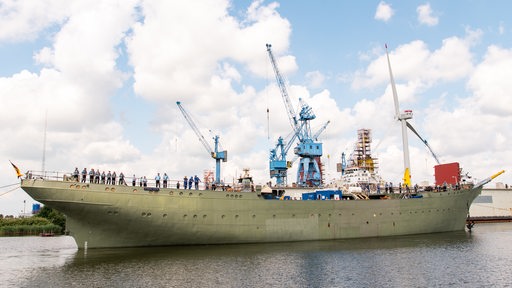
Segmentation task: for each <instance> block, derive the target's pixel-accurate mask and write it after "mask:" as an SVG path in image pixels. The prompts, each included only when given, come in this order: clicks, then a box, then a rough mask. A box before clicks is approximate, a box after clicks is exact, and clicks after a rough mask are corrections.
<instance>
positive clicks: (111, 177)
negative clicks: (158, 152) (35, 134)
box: [73, 167, 201, 190]
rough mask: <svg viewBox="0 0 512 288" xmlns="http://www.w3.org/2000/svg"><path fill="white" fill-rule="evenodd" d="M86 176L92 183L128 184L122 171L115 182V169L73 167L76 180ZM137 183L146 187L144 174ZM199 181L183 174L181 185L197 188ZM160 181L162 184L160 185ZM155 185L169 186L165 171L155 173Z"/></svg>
mask: <svg viewBox="0 0 512 288" xmlns="http://www.w3.org/2000/svg"><path fill="white" fill-rule="evenodd" d="M87 176H89V183H94V184H106V185H116V183H118V184H119V185H128V184H127V183H126V181H125V176H124V174H123V172H121V173H119V182H117V177H118V176H117V174H116V172H115V171H113V172H111V171H108V173H105V171H103V172H102V173H100V169H96V170H94V169H91V170H90V171H89V172H88V171H87V168H84V169H83V170H82V172H81V173H80V171H79V170H78V167H76V168H75V171H74V172H73V178H74V179H75V181H77V182H82V183H86V182H87ZM138 182H139V183H138V184H139V186H140V187H147V186H148V179H147V178H146V176H142V177H140V178H139V179H138ZM199 182H201V179H199V177H197V175H195V176H190V178H187V176H185V177H184V178H183V187H184V189H187V188H188V189H192V185H194V188H195V189H196V190H198V189H199ZM160 183H161V184H162V186H160ZM132 186H137V177H135V174H134V175H133V177H132ZM155 187H156V188H160V187H162V188H168V187H169V188H170V180H169V176H168V175H167V173H164V175H163V176H160V173H157V174H156V176H155ZM176 189H180V181H177V182H176Z"/></svg>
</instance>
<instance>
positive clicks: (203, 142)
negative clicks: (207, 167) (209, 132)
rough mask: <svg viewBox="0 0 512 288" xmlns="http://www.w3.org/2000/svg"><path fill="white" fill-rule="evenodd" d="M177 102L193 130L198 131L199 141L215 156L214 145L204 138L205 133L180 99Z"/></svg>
mask: <svg viewBox="0 0 512 288" xmlns="http://www.w3.org/2000/svg"><path fill="white" fill-rule="evenodd" d="M176 104H177V105H178V108H180V110H181V113H182V114H183V117H185V120H187V122H188V125H190V127H191V128H192V130H194V132H195V133H196V135H197V137H198V138H199V142H201V144H203V146H204V148H205V149H206V151H208V153H210V155H211V156H212V157H213V158H215V153H214V152H213V150H212V147H211V146H210V145H209V144H208V142H206V139H204V136H203V134H201V132H200V131H199V129H198V128H197V126H196V124H195V123H194V121H192V117H190V115H189V114H188V112H187V111H186V110H185V109H184V108H183V106H181V102H180V101H178V102H176Z"/></svg>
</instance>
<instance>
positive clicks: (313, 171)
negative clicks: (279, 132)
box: [266, 44, 322, 187]
mask: <svg viewBox="0 0 512 288" xmlns="http://www.w3.org/2000/svg"><path fill="white" fill-rule="evenodd" d="M266 47H267V52H268V55H269V58H270V62H271V63H272V68H273V69H274V73H275V76H276V80H277V85H278V86H279V89H280V91H281V96H282V98H283V101H284V105H285V108H286V110H287V115H288V119H289V120H290V124H291V126H292V129H293V131H294V133H295V135H296V137H297V138H298V140H299V143H298V144H297V146H296V147H295V148H294V149H293V151H294V153H295V154H296V155H298V156H299V157H300V163H299V167H298V169H297V185H299V186H301V187H305V186H320V185H321V184H322V173H321V171H320V166H321V164H320V157H321V156H322V143H320V142H315V141H314V140H313V139H314V137H313V136H312V135H311V127H310V122H309V121H311V120H313V119H315V118H316V116H315V114H314V113H313V109H311V107H310V106H309V105H307V104H306V103H305V102H303V101H302V99H299V100H300V104H301V109H300V112H299V115H298V117H297V114H296V113H295V110H294V109H293V106H292V104H291V100H290V97H289V96H288V91H287V89H286V83H285V81H284V79H283V77H282V76H281V73H280V72H279V68H278V67H277V62H276V60H275V58H274V55H273V53H272V49H271V48H272V45H270V44H266ZM279 145H280V144H279V142H278V146H276V147H279ZM281 147H282V146H281ZM281 151H282V150H281ZM281 154H282V156H283V157H281V159H278V160H276V161H283V160H285V157H286V151H285V153H284V154H283V153H281ZM271 155H272V154H271ZM271 158H272V157H271ZM277 164H279V165H277ZM282 164H287V162H286V161H284V162H273V160H272V159H271V160H270V175H271V176H272V175H276V174H279V173H281V174H280V175H282V173H283V172H284V174H286V169H287V168H288V167H287V165H282ZM276 166H279V168H280V169H281V170H277V169H276ZM273 169H274V170H273ZM283 170H284V171H283Z"/></svg>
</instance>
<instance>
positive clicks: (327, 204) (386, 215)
mask: <svg viewBox="0 0 512 288" xmlns="http://www.w3.org/2000/svg"><path fill="white" fill-rule="evenodd" d="M29 175H30V176H31V177H29V178H26V179H23V180H22V182H21V187H22V188H23V190H25V191H26V192H27V193H28V194H29V195H30V196H31V197H32V198H34V199H35V200H37V201H39V202H41V203H43V204H45V205H47V206H48V207H51V208H55V209H57V210H59V211H61V212H62V213H64V214H65V215H66V217H67V223H66V226H67V227H66V230H67V232H68V233H69V235H71V236H73V238H74V239H75V240H76V242H77V245H78V247H79V248H87V247H88V248H99V247H134V246H163V245H192V244H225V243H264V242H286V241H307V240H324V239H344V238H363V237H382V236H393V235H407V234H421V233H433V232H444V231H455V230H463V229H464V225H465V222H466V217H467V215H468V211H469V207H470V205H471V203H472V201H473V200H474V199H475V197H476V196H477V195H478V194H480V192H481V189H482V186H481V185H477V186H473V185H472V184H468V185H467V186H465V187H459V188H458V189H448V190H446V191H441V192H435V191H430V192H426V191H424V192H421V193H418V194H381V195H378V196H374V197H373V198H368V199H358V198H357V197H354V196H353V195H351V194H342V197H341V198H339V199H340V200H335V198H334V197H332V199H330V197H329V198H327V199H326V198H323V199H325V200H322V199H321V200H279V198H277V199H276V197H265V192H262V191H258V190H256V191H255V192H227V191H212V190H184V189H172V188H153V187H152V188H148V187H146V188H145V189H144V188H142V187H137V186H125V185H104V184H93V183H80V182H74V181H65V180H63V179H50V178H49V177H48V175H45V177H44V178H43V177H38V176H37V175H34V174H33V173H31V174H29ZM273 193H276V191H275V190H274V191H273ZM349 199H350V200H349Z"/></svg>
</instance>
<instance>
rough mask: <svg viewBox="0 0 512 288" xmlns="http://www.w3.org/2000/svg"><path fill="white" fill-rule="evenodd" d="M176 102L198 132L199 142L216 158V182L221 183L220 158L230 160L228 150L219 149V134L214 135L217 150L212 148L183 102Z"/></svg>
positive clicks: (193, 128) (224, 160)
mask: <svg viewBox="0 0 512 288" xmlns="http://www.w3.org/2000/svg"><path fill="white" fill-rule="evenodd" d="M176 104H177V105H178V108H180V111H181V113H182V114H183V117H185V120H187V122H188V124H189V125H190V127H191V128H192V130H194V132H195V133H196V135H197V137H198V138H199V142H201V144H203V146H204V148H205V149H206V151H207V152H208V153H210V156H212V158H213V159H215V184H217V185H218V184H220V160H222V162H226V161H227V160H228V151H226V150H224V151H219V136H217V135H215V137H213V140H214V143H215V150H212V147H211V146H210V145H209V144H208V142H206V139H204V136H203V134H201V131H199V129H198V128H197V126H196V124H195V123H194V121H192V117H190V115H189V114H188V112H187V111H186V110H185V109H184V108H183V106H181V102H180V101H177V102H176Z"/></svg>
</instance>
